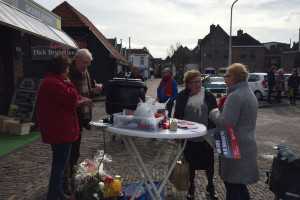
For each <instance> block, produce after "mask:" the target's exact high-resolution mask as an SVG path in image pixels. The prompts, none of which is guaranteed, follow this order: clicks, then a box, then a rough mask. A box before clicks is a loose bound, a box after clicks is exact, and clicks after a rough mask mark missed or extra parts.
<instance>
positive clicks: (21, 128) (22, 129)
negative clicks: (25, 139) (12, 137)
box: [9, 123, 34, 135]
mask: <svg viewBox="0 0 300 200" xmlns="http://www.w3.org/2000/svg"><path fill="white" fill-rule="evenodd" d="M33 125H34V123H26V124H15V123H9V133H11V134H16V135H26V134H29V132H30V127H31V126H33Z"/></svg>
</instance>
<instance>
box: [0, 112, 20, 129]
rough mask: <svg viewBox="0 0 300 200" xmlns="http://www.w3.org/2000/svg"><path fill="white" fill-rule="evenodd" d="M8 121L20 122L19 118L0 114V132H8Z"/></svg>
mask: <svg viewBox="0 0 300 200" xmlns="http://www.w3.org/2000/svg"><path fill="white" fill-rule="evenodd" d="M9 123H15V124H20V120H15V119H14V118H11V117H8V116H4V115H0V132H1V133H8V131H9Z"/></svg>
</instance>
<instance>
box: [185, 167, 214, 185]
mask: <svg viewBox="0 0 300 200" xmlns="http://www.w3.org/2000/svg"><path fill="white" fill-rule="evenodd" d="M195 172H196V170H195V168H194V167H193V166H191V165H190V188H192V187H195ZM205 173H206V177H207V181H208V185H209V186H210V187H214V183H213V178H214V168H208V169H206V170H205Z"/></svg>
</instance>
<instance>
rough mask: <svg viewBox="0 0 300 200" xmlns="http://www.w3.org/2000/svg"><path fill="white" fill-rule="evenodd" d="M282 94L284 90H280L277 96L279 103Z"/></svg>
mask: <svg viewBox="0 0 300 200" xmlns="http://www.w3.org/2000/svg"><path fill="white" fill-rule="evenodd" d="M281 93H282V90H278V92H277V95H276V99H277V100H278V101H279V100H280V99H281Z"/></svg>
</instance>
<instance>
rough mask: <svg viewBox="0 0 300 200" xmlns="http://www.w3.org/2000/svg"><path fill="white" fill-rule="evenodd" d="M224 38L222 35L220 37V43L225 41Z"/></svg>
mask: <svg viewBox="0 0 300 200" xmlns="http://www.w3.org/2000/svg"><path fill="white" fill-rule="evenodd" d="M224 40H225V39H224V37H220V45H224V43H225V42H224Z"/></svg>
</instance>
